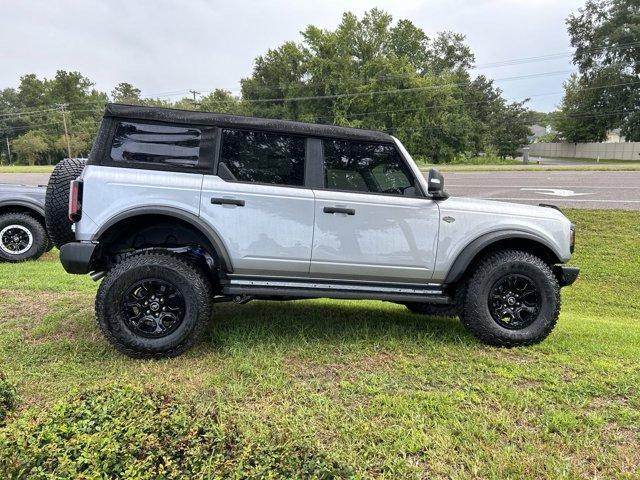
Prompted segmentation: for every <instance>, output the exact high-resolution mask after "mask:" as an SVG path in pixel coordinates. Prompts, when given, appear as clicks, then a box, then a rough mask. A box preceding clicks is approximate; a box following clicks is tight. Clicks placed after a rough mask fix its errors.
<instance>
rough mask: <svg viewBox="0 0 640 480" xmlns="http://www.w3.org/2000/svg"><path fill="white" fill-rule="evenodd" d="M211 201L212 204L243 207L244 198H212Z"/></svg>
mask: <svg viewBox="0 0 640 480" xmlns="http://www.w3.org/2000/svg"><path fill="white" fill-rule="evenodd" d="M211 203H212V204H213V205H235V206H237V207H244V200H239V199H237V198H215V197H214V198H212V199H211Z"/></svg>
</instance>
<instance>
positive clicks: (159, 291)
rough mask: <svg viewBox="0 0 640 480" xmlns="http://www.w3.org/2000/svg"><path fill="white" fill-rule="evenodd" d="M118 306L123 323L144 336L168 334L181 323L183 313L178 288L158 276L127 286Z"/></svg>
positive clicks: (183, 302) (156, 336)
mask: <svg viewBox="0 0 640 480" xmlns="http://www.w3.org/2000/svg"><path fill="white" fill-rule="evenodd" d="M122 307H123V316H124V318H125V323H126V325H127V327H128V328H129V329H130V330H131V331H132V332H133V333H135V334H136V335H140V336H142V337H146V338H161V337H165V336H167V335H170V334H171V333H173V332H174V331H175V330H176V329H177V328H178V327H179V326H180V325H181V324H182V322H183V320H184V315H185V301H184V296H183V295H182V292H180V290H179V289H178V288H177V287H176V286H175V285H173V284H171V283H169V282H167V281H165V280H160V279H145V280H142V281H139V282H137V283H136V284H134V285H133V286H132V287H131V288H129V290H127V292H126V294H125V296H124V300H123V305H122Z"/></svg>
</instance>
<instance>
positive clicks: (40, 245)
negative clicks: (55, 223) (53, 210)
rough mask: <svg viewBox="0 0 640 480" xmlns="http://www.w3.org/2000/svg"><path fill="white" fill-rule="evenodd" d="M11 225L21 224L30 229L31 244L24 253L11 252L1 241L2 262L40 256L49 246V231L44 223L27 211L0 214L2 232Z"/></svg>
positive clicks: (0, 256) (0, 258)
mask: <svg viewBox="0 0 640 480" xmlns="http://www.w3.org/2000/svg"><path fill="white" fill-rule="evenodd" d="M11 225H19V226H20V227H22V228H23V229H26V230H28V231H29V233H30V234H31V246H30V247H29V249H28V250H26V251H24V252H22V253H10V252H7V251H5V249H4V248H7V249H8V246H5V245H4V243H1V242H0V262H24V261H25V260H36V259H38V258H40V257H41V256H42V254H43V253H44V252H45V249H46V248H47V232H46V231H45V229H44V226H43V225H42V223H40V222H39V221H38V220H36V219H35V218H33V217H32V216H31V215H27V214H25V213H6V214H4V215H1V216H0V233H1V232H2V230H3V229H5V228H6V227H9V226H11ZM3 247H4V248H3Z"/></svg>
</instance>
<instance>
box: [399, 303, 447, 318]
mask: <svg viewBox="0 0 640 480" xmlns="http://www.w3.org/2000/svg"><path fill="white" fill-rule="evenodd" d="M404 305H405V306H406V307H407V308H408V309H409V310H410V311H411V312H412V313H417V314H419V315H427V316H429V317H455V316H456V315H458V311H457V309H456V306H455V305H440V304H437V303H415V302H409V303H405V304H404Z"/></svg>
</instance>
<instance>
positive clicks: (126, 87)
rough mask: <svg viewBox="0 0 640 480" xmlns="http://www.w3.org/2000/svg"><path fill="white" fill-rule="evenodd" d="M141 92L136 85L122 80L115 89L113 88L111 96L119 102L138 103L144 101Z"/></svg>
mask: <svg viewBox="0 0 640 480" xmlns="http://www.w3.org/2000/svg"><path fill="white" fill-rule="evenodd" d="M140 93H141V92H140V89H139V88H136V87H134V86H133V85H131V84H130V83H127V82H120V83H119V84H118V85H116V87H115V88H114V89H113V90H111V98H112V99H113V101H114V102H117V103H129V104H132V105H137V104H139V103H141V102H142V99H141V98H140Z"/></svg>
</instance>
